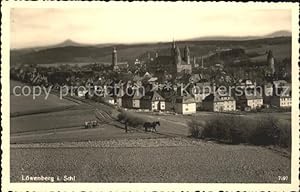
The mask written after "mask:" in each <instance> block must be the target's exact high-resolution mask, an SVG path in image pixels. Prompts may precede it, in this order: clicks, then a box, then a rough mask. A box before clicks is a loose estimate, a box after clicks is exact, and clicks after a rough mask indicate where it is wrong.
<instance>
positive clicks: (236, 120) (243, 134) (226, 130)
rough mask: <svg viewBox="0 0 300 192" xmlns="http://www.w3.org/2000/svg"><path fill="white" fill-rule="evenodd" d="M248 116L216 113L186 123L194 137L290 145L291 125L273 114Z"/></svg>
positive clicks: (230, 141) (282, 145)
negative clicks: (251, 117)
mask: <svg viewBox="0 0 300 192" xmlns="http://www.w3.org/2000/svg"><path fill="white" fill-rule="evenodd" d="M251 120H252V119H250V118H248V117H242V116H236V115H224V114H221V115H220V114H218V115H216V116H214V117H212V118H210V119H208V120H205V121H204V122H199V121H197V120H196V119H193V120H192V121H191V122H190V123H189V124H188V125H189V127H190V134H191V136H192V137H195V138H212V139H216V140H218V141H223V142H228V143H232V144H239V143H251V144H254V145H279V146H281V147H290V146H291V125H290V123H280V122H279V121H278V120H277V119H275V118H274V117H273V116H268V117H267V118H261V119H258V120H256V121H251Z"/></svg>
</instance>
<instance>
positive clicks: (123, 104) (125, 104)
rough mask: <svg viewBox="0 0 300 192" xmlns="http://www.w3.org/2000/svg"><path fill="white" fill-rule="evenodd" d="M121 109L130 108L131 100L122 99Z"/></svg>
mask: <svg viewBox="0 0 300 192" xmlns="http://www.w3.org/2000/svg"><path fill="white" fill-rule="evenodd" d="M122 107H124V108H132V99H131V98H124V97H123V98H122Z"/></svg>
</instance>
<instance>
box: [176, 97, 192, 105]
mask: <svg viewBox="0 0 300 192" xmlns="http://www.w3.org/2000/svg"><path fill="white" fill-rule="evenodd" d="M176 103H183V104H187V103H195V99H194V98H193V97H192V96H190V95H187V96H178V97H176Z"/></svg>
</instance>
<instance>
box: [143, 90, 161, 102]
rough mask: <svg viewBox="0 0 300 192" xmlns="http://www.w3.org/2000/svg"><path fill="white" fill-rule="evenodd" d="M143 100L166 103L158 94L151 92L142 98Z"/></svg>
mask: <svg viewBox="0 0 300 192" xmlns="http://www.w3.org/2000/svg"><path fill="white" fill-rule="evenodd" d="M142 99H143V100H151V101H164V100H165V99H164V98H163V97H162V96H161V95H160V94H159V93H158V92H157V91H150V92H147V93H146V94H145V96H143V97H142Z"/></svg>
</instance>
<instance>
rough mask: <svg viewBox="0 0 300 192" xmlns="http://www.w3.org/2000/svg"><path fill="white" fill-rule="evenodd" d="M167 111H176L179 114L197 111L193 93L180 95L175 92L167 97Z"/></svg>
mask: <svg viewBox="0 0 300 192" xmlns="http://www.w3.org/2000/svg"><path fill="white" fill-rule="evenodd" d="M166 111H174V112H176V113H178V114H183V115H186V114H194V113H196V102H195V99H194V98H193V97H192V96H191V95H189V94H188V95H184V96H179V95H177V94H176V92H174V94H170V95H168V96H167V98H166Z"/></svg>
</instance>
